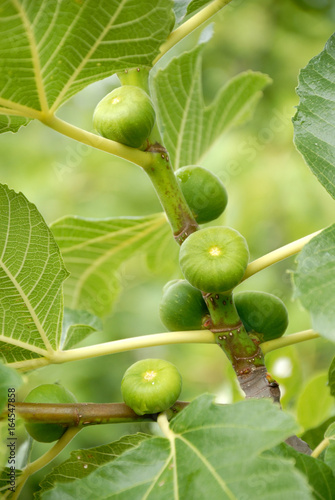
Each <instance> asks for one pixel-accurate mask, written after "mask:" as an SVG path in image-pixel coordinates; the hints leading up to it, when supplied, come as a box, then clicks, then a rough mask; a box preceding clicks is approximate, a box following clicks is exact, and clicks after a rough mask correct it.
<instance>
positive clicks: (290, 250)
mask: <svg viewBox="0 0 335 500" xmlns="http://www.w3.org/2000/svg"><path fill="white" fill-rule="evenodd" d="M321 231H323V229H320V231H316V232H315V233H312V234H309V235H308V236H304V237H303V238H300V239H299V240H296V241H293V242H292V243H289V244H288V245H284V246H283V247H281V248H277V249H276V250H274V251H273V252H270V253H268V254H266V255H263V257H260V258H259V259H256V260H254V261H253V262H250V264H249V265H248V267H247V269H246V272H245V274H244V276H243V279H242V281H244V280H246V279H248V278H250V276H253V275H254V274H256V273H258V272H259V271H262V270H263V269H265V268H267V267H269V266H272V264H276V263H277V262H280V261H281V260H284V259H287V258H288V257H291V256H292V255H295V254H296V253H299V252H300V250H301V249H302V248H303V247H304V246H305V245H306V244H307V243H308V242H309V241H310V240H311V239H312V238H314V237H315V236H317V235H318V234H320V233H321Z"/></svg>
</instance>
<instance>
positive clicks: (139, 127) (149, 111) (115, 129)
mask: <svg viewBox="0 0 335 500" xmlns="http://www.w3.org/2000/svg"><path fill="white" fill-rule="evenodd" d="M154 123H155V110H154V107H153V104H152V101H151V99H150V97H149V96H148V94H147V93H146V92H145V91H144V90H142V89H141V88H139V87H135V86H134V85H123V86H122V87H119V88H117V89H114V90H113V91H112V92H110V93H109V94H107V95H106V96H105V97H104V98H103V99H102V100H101V101H100V102H99V104H98V105H97V107H96V108H95V111H94V115H93V125H94V128H95V129H96V130H97V132H98V133H99V134H100V135H102V136H103V137H106V138H107V139H111V140H113V141H117V142H120V143H121V144H125V145H126V146H130V147H132V148H140V147H141V146H143V144H144V143H145V141H146V139H148V137H149V135H150V133H151V131H152V127H153V126H154Z"/></svg>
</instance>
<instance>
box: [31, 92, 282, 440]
mask: <svg viewBox="0 0 335 500" xmlns="http://www.w3.org/2000/svg"><path fill="white" fill-rule="evenodd" d="M155 119H156V115H155V109H154V106H153V103H152V101H151V99H150V97H149V95H148V94H147V93H146V92H145V91H144V90H143V89H141V88H139V87H137V86H133V85H123V86H121V87H119V88H116V89H115V90H113V91H112V92H110V93H109V94H108V95H107V96H105V97H104V98H103V99H102V100H101V101H100V102H99V104H98V105H97V107H96V109H95V111H94V115H93V123H94V127H95V129H96V131H97V132H98V133H99V134H100V135H101V136H103V137H105V138H107V139H110V140H113V141H116V142H119V143H121V144H124V145H126V146H129V147H132V148H137V149H141V150H145V149H146V148H147V145H148V139H149V137H150V134H151V132H152V129H153V127H154V123H155ZM175 175H176V178H177V181H178V183H179V185H180V187H181V190H182V193H183V195H184V198H185V200H186V202H187V203H188V205H189V207H190V209H191V211H192V213H193V215H194V217H195V219H196V221H197V222H198V223H199V224H204V223H207V222H211V221H213V220H215V219H217V218H218V217H219V216H220V215H221V214H222V213H223V212H224V210H225V208H226V205H227V201H228V196H227V191H226V189H225V187H224V185H223V183H222V182H221V180H220V179H219V178H218V177H217V176H216V175H214V174H213V173H211V172H209V171H208V170H207V169H205V168H202V167H200V166H197V165H191V166H185V167H182V168H180V169H179V170H177V171H176V172H175ZM248 262H249V250H248V246H247V242H246V240H245V238H244V237H243V236H242V235H241V234H240V233H239V232H238V231H236V230H235V229H232V228H230V227H224V226H211V227H205V228H201V229H200V230H198V231H196V232H194V233H193V234H191V235H190V236H189V237H188V238H187V239H186V240H185V241H184V242H183V243H182V245H181V248H180V254H179V263H180V268H181V270H182V273H183V275H184V278H185V279H177V280H173V281H170V282H169V283H167V284H166V285H165V287H164V289H163V295H162V299H161V303H160V317H161V320H162V322H163V324H164V325H165V326H166V328H167V329H168V330H170V331H190V330H203V329H206V325H208V324H209V322H208V320H209V319H210V314H209V311H208V309H207V305H206V303H205V301H204V298H203V294H204V293H224V294H231V293H232V291H233V290H234V288H235V287H236V286H237V285H238V284H239V283H240V282H241V280H242V278H243V276H244V274H245V271H246V268H247V265H248ZM233 297H234V303H235V307H236V310H237V313H238V315H239V317H240V319H241V321H242V323H243V325H244V327H245V329H246V331H247V332H249V333H250V335H252V336H253V337H254V338H255V337H256V339H257V340H258V341H259V342H265V341H268V340H273V339H275V338H278V337H280V336H281V335H283V333H284V332H285V330H286V328H287V326H288V314H287V310H286V307H285V305H284V303H283V302H282V301H281V300H280V299H279V298H278V297H276V296H275V295H272V294H269V293H265V292H259V291H243V292H237V293H234V295H233ZM181 389H182V379H181V375H180V373H179V371H178V369H177V368H176V367H175V366H174V365H173V364H172V363H170V362H168V361H164V360H162V359H144V360H141V361H138V362H136V363H134V364H133V365H132V366H130V367H129V368H128V370H127V371H126V372H125V374H124V376H123V379H122V382H121V392H122V396H123V399H124V401H125V403H126V404H127V405H128V406H130V407H131V408H132V409H133V410H134V412H135V413H137V414H138V415H144V414H155V413H159V412H162V411H165V410H167V409H168V408H170V407H171V406H173V404H174V403H175V402H176V400H177V399H178V397H179V395H180V392H181ZM25 401H26V402H29V403H49V404H59V403H75V402H76V399H75V397H74V396H73V394H71V393H70V392H69V391H68V390H67V389H65V388H64V387H62V386H60V385H57V384H44V385H41V386H38V387H36V388H35V389H33V390H32V391H31V392H30V393H29V394H28V396H27V398H26V400H25ZM26 429H27V431H28V433H29V434H30V435H31V436H32V437H33V438H34V439H35V440H37V441H41V442H52V441H55V440H57V439H59V438H60V437H61V436H62V435H63V434H64V432H65V430H66V427H65V426H63V425H61V424H50V423H49V424H48V423H46V424H44V423H26Z"/></svg>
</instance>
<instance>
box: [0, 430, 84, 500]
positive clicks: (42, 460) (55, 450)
mask: <svg viewBox="0 0 335 500" xmlns="http://www.w3.org/2000/svg"><path fill="white" fill-rule="evenodd" d="M80 430H81V429H80V428H78V427H77V428H76V427H70V428H69V429H68V430H67V431H66V432H65V433H64V434H63V436H62V437H61V438H60V439H59V440H58V441H57V443H56V444H55V445H54V446H53V447H52V448H51V449H50V450H48V451H47V452H46V453H45V454H44V455H42V456H41V457H39V458H38V459H37V460H35V461H34V462H31V463H30V464H28V465H27V467H25V468H24V469H23V471H22V474H21V476H20V477H19V478H18V481H17V483H18V484H17V486H16V488H15V493H14V494H13V496H12V497H11V500H16V499H17V498H18V497H19V495H20V492H21V490H22V488H23V486H24V484H25V482H26V481H27V479H28V477H29V476H31V475H32V474H34V473H35V472H37V471H38V470H40V469H42V468H43V467H45V465H47V464H48V463H50V462H51V461H52V460H53V459H54V458H56V456H57V455H58V454H59V453H60V452H61V451H62V450H63V449H64V448H65V447H66V446H67V445H68V444H69V442H70V441H71V440H72V439H73V438H74V436H75V435H76V434H77V433H78V432H79V431H80ZM4 498H5V497H4Z"/></svg>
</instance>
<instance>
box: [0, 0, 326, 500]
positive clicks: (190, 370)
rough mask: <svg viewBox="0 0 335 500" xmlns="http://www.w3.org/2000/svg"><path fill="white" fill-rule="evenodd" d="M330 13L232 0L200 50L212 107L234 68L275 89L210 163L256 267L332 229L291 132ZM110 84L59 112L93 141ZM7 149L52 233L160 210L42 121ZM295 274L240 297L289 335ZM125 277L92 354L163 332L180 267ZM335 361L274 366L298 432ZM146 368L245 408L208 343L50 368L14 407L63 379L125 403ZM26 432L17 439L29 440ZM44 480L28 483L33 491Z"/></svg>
mask: <svg viewBox="0 0 335 500" xmlns="http://www.w3.org/2000/svg"><path fill="white" fill-rule="evenodd" d="M329 3H330V2H328V1H327V0H325V1H324V2H313V1H312V0H299V1H298V0H295V1H294V0H282V1H280V2H278V1H276V0H271V1H269V0H249V1H242V0H236V1H235V2H233V3H232V4H231V5H229V6H228V7H227V8H225V9H224V10H223V11H222V12H220V13H219V14H218V15H217V16H216V24H215V34H214V37H213V38H212V40H211V41H210V42H209V44H208V46H207V48H206V50H205V57H204V63H203V69H204V72H203V89H204V97H205V100H206V102H210V101H211V100H212V99H213V97H214V95H215V93H216V92H217V90H218V89H219V88H220V87H221V86H222V85H223V84H224V83H225V82H226V81H227V80H228V79H229V78H231V77H233V76H234V75H236V74H237V73H239V72H240V71H244V70H247V69H252V70H256V71H261V72H264V73H267V74H269V75H270V77H271V78H272V79H273V84H272V86H270V87H268V88H267V89H266V90H265V93H264V97H263V99H262V101H261V103H260V104H259V106H258V107H257V110H256V113H255V116H254V118H253V120H252V121H251V122H250V123H249V124H248V125H246V126H243V127H242V128H240V129H238V130H234V131H232V132H229V133H228V134H226V135H225V136H224V137H222V138H221V139H220V140H219V141H217V142H216V144H215V146H214V147H213V148H212V150H211V151H210V152H209V153H208V155H207V157H206V158H205V161H204V163H203V166H206V167H207V168H209V169H210V170H211V171H213V172H215V173H216V174H217V175H218V176H219V177H220V178H221V179H222V180H223V181H224V183H225V185H226V187H227V190H228V193H229V203H228V208H227V210H226V213H225V214H224V215H223V216H222V217H221V219H220V220H218V221H216V222H215V224H216V225H217V224H224V225H230V226H232V227H234V228H236V229H237V230H238V231H240V232H241V233H242V234H243V235H244V236H245V237H246V239H247V241H248V243H249V247H250V252H251V258H252V259H254V258H257V257H260V256H261V255H263V254H265V253H267V252H269V251H271V250H274V249H275V248H277V247H280V246H282V245H285V244H286V243H289V242H291V241H293V240H295V239H298V238H300V237H302V236H304V235H307V234H309V233H311V232H314V231H316V230H318V229H321V228H323V227H325V226H327V225H329V224H331V223H333V222H334V201H333V200H332V199H331V197H330V196H329V195H328V194H327V193H326V191H325V190H324V189H323V188H322V187H321V185H320V184H319V183H318V182H317V180H316V179H315V178H314V176H313V175H312V174H311V173H310V171H309V169H308V167H307V166H306V165H305V163H304V161H303V159H302V157H301V156H300V154H299V153H298V152H297V151H296V150H295V148H294V145H293V126H292V123H291V118H292V116H293V115H294V113H295V109H294V107H295V106H296V105H297V104H298V97H297V95H296V93H295V87H296V86H297V81H298V73H299V70H300V69H301V68H302V67H304V66H305V65H306V64H307V63H308V61H309V60H310V59H311V58H312V57H313V56H314V55H316V54H318V53H319V52H320V51H321V50H322V48H323V47H324V45H325V42H326V41H327V39H328V38H329V36H330V35H331V34H332V32H333V31H334V20H333V19H334V18H333V15H332V13H333V11H332V8H333V7H332V6H330V7H329V8H325V9H322V8H321V7H323V6H325V7H327V5H328V4H329ZM313 6H314V7H316V8H314V9H313V8H312V7H313ZM199 34H200V30H198V32H197V33H196V34H194V35H192V36H191V37H190V39H189V40H185V41H184V42H182V43H180V45H179V46H178V47H177V48H176V50H177V51H179V50H183V48H184V47H188V46H192V44H193V43H194V40H195V39H196V38H197V37H198V36H199ZM115 85H116V80H115V78H113V77H112V78H110V79H108V80H105V81H103V82H99V83H97V84H95V85H92V86H90V87H89V88H87V89H86V90H84V91H83V92H81V93H80V94H78V95H77V96H75V97H74V98H73V99H71V101H69V102H68V103H67V104H66V105H65V106H64V107H63V108H62V109H61V110H60V112H59V115H60V116H61V117H62V118H64V119H66V120H68V121H70V122H71V123H73V124H75V125H78V126H81V127H83V128H85V129H87V130H92V113H93V110H94V108H95V106H96V104H97V103H98V101H99V100H100V99H101V98H102V97H103V96H104V95H105V94H106V93H107V92H109V91H110V90H111V89H112V88H113V87H114V86H115ZM0 148H1V157H0V175H1V182H2V183H6V184H8V185H9V186H10V187H11V188H13V189H15V190H16V191H22V192H23V193H24V194H25V195H26V197H27V198H28V199H29V200H30V201H32V202H33V203H35V204H36V205H37V207H38V209H39V210H40V212H41V213H42V215H43V216H44V217H45V219H46V221H47V222H48V223H50V222H52V221H54V220H56V219H57V218H59V217H62V216H64V215H67V214H76V215H80V216H87V217H113V216H124V215H130V216H131V215H144V214H150V213H153V212H158V211H160V205H159V203H158V201H157V198H156V196H155V193H154V191H153V188H152V187H151V185H150V182H149V180H148V179H147V178H146V176H145V174H144V173H143V172H142V171H141V170H140V169H139V168H138V167H137V166H134V165H132V164H130V163H127V162H124V161H122V160H120V159H118V158H115V157H112V156H109V155H108V154H107V153H103V152H100V151H96V150H93V149H90V148H89V147H88V146H84V145H81V144H78V143H76V142H74V141H72V140H70V139H68V138H66V137H63V136H61V135H58V134H57V133H56V132H54V131H52V130H49V129H47V128H46V127H44V126H43V125H41V124H40V123H38V122H33V123H31V124H29V125H28V126H27V127H26V128H23V129H21V130H20V131H19V133H17V134H16V135H14V134H5V135H2V136H1V137H0ZM292 269H294V258H290V259H287V260H286V261H284V262H282V263H280V264H277V265H276V266H273V267H272V268H269V269H267V270H264V271H263V272H261V273H259V274H258V275H256V276H254V277H252V278H250V279H249V280H248V281H247V282H245V283H244V284H243V285H242V286H241V287H240V289H257V290H264V291H267V292H270V293H274V294H276V295H278V296H279V297H281V298H282V300H283V301H284V302H285V304H286V306H287V308H288V310H289V315H290V326H289V329H288V333H292V332H296V331H300V330H304V329H308V328H310V320H309V315H308V313H306V312H305V311H304V310H303V309H302V307H301V306H300V305H299V303H297V302H294V301H293V300H292V298H291V297H292V287H291V278H290V273H289V271H290V270H292ZM120 276H121V281H122V286H123V291H122V293H121V295H120V297H119V299H118V301H117V303H116V304H115V306H114V308H113V311H111V314H110V316H109V317H108V318H105V326H104V331H103V332H101V333H99V334H95V335H92V336H91V337H90V338H89V340H88V341H87V342H86V345H87V344H93V343H98V342H105V341H108V340H113V339H119V338H126V337H132V336H136V335H146V334H150V333H157V332H163V331H165V329H164V327H163V326H162V324H161V322H160V319H159V315H158V305H159V301H160V297H161V290H162V287H163V285H164V284H165V283H166V281H168V280H169V279H173V278H175V277H179V276H180V273H179V270H178V265H177V263H175V264H174V263H172V265H170V266H167V270H166V271H163V272H162V273H161V274H160V275H153V274H151V273H150V272H149V271H148V269H147V267H146V264H145V259H144V256H142V255H137V256H136V257H135V258H133V259H132V260H131V261H129V262H128V263H127V264H126V265H124V266H122V268H121V270H120ZM333 355H334V349H333V346H331V345H330V344H329V343H327V342H326V341H324V340H317V341H315V340H314V341H310V342H308V343H306V344H301V345H298V346H294V347H290V348H286V349H282V350H280V351H277V352H275V353H272V354H269V355H268V356H267V363H268V369H269V371H270V372H271V373H272V375H273V376H274V377H276V378H277V380H278V381H280V383H281V387H282V391H283V405H284V406H285V407H286V408H288V409H289V411H292V412H294V413H297V407H298V408H299V409H298V417H299V421H300V422H301V424H302V425H303V426H304V427H305V428H308V427H313V426H314V425H318V424H319V423H321V421H322V420H325V419H326V418H328V417H329V416H331V415H332V414H334V406H333V405H332V402H331V400H329V399H327V397H326V396H327V391H328V389H327V387H326V384H325V377H324V375H323V374H324V373H325V372H326V371H327V369H328V367H329V364H330V361H331V358H332V356H333ZM144 357H162V358H165V359H168V360H170V361H171V362H173V363H175V364H176V366H177V367H178V368H179V370H180V372H181V374H182V376H183V382H184V386H183V392H182V394H181V399H184V400H190V399H192V398H194V397H196V396H197V395H199V394H201V393H202V392H205V391H208V392H211V393H214V394H216V395H217V396H218V400H219V401H221V402H231V401H234V400H237V399H239V398H241V395H240V393H239V390H238V388H237V386H236V382H235V378H234V374H233V373H232V369H231V368H230V366H229V365H228V363H227V361H226V359H225V357H224V355H223V354H222V352H221V351H220V350H219V349H217V348H216V346H213V345H178V346H170V347H160V348H152V349H145V350H141V351H136V352H135V351H134V352H129V353H122V354H117V355H112V356H105V357H102V358H97V359H91V360H88V361H78V362H74V363H70V364H68V365H56V366H50V367H46V368H43V369H40V370H37V371H35V372H32V373H30V374H28V375H26V378H25V380H26V384H25V386H24V387H23V389H22V391H21V394H20V396H21V397H22V398H23V397H24V396H25V394H26V393H27V392H28V391H29V390H30V389H31V388H32V387H34V386H36V385H38V384H40V383H47V382H55V381H59V382H60V383H62V384H64V385H65V386H66V387H67V388H68V389H69V390H71V391H72V392H73V393H74V394H75V395H76V396H77V399H78V400H79V401H82V402H112V401H121V393H120V381H121V378H122V375H123V373H124V371H125V369H126V368H127V367H128V366H129V365H130V364H131V363H133V362H134V361H136V360H138V359H140V358H144ZM315 377H317V379H316V380H317V381H316V382H315V380H314V378H315ZM307 384H310V385H309V386H308V387H307V389H306V386H307ZM304 394H305V396H304ZM306 394H307V395H308V397H307V396H306ZM320 394H321V395H323V394H325V397H324V398H323V399H322V398H321V397H320ZM313 397H314V399H315V400H316V403H315V402H314V403H313V404H317V405H318V406H319V407H320V404H321V411H320V412H318V413H317V414H316V413H315V412H314V413H313V412H310V413H311V414H312V415H311V417H310V418H309V417H308V416H307V417H306V413H308V411H307V410H308V401H307V400H309V399H310V398H313ZM299 398H300V399H299ZM304 398H305V399H304ZM321 399H322V401H321ZM313 401H314V400H313ZM320 401H321V402H320ZM140 430H141V431H145V432H151V431H152V432H155V428H151V427H150V426H148V425H144V424H143V425H140V426H139V425H135V424H133V425H115V426H112V425H108V426H100V427H99V426H96V427H92V428H88V429H86V430H85V431H82V432H81V433H80V434H79V435H78V436H77V437H76V439H75V440H74V441H73V442H72V443H71V446H69V447H68V449H67V450H66V451H65V452H63V454H62V455H61V457H60V459H61V458H66V457H67V456H68V450H69V449H76V448H78V447H89V446H97V445H99V444H103V443H107V442H111V441H112V440H114V439H117V438H118V437H120V436H121V435H123V434H125V433H128V432H136V431H140ZM20 432H21V436H22V438H23V436H24V431H23V430H22V431H20ZM46 449H47V445H37V446H36V449H35V452H34V456H35V455H36V456H37V454H38V453H40V451H41V450H46ZM46 471H47V469H44V470H43V471H42V472H41V475H36V476H35V477H34V478H33V479H32V480H31V482H30V487H31V488H33V487H34V483H36V481H38V480H39V479H40V477H41V476H43V475H45V473H46ZM28 488H29V486H28ZM27 495H28V496H27V498H28V497H29V492H28V493H27Z"/></svg>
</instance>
